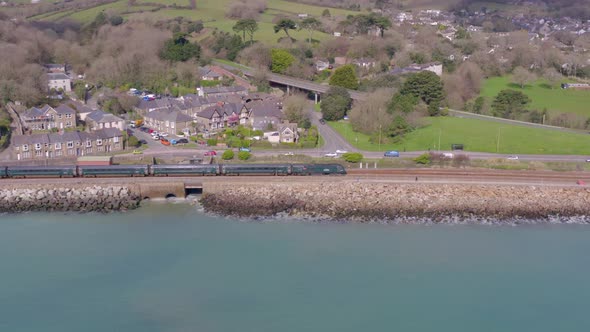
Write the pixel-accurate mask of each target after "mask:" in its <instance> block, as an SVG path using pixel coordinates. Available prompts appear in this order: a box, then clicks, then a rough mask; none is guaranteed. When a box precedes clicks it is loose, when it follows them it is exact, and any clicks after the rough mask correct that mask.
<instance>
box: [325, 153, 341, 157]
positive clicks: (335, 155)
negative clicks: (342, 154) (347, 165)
mask: <svg viewBox="0 0 590 332" xmlns="http://www.w3.org/2000/svg"><path fill="white" fill-rule="evenodd" d="M324 157H328V158H336V157H338V154H337V153H336V152H331V153H326V154H325V155H324Z"/></svg>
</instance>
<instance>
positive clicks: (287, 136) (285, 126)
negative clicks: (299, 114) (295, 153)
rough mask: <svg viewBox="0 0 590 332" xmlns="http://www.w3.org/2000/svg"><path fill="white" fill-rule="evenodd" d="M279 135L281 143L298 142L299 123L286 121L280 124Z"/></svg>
mask: <svg viewBox="0 0 590 332" xmlns="http://www.w3.org/2000/svg"><path fill="white" fill-rule="evenodd" d="M279 136H280V141H281V143H297V141H298V140H299V133H298V132H297V123H289V122H288V121H284V122H283V123H282V124H281V125H280V126H279Z"/></svg>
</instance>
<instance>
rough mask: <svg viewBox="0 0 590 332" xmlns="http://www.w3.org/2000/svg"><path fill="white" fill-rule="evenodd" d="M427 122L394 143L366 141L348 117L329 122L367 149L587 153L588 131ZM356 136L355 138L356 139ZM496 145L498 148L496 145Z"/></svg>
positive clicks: (589, 148) (464, 121)
mask: <svg viewBox="0 0 590 332" xmlns="http://www.w3.org/2000/svg"><path fill="white" fill-rule="evenodd" d="M428 121H429V122H430V125H427V126H425V127H422V128H420V129H418V130H415V131H414V132H412V133H410V134H408V135H406V137H405V138H404V140H403V141H402V142H400V143H396V144H382V145H381V149H379V145H378V144H373V143H370V142H369V136H367V135H364V134H361V133H356V132H353V131H352V128H351V126H350V124H349V123H348V122H347V121H338V122H329V124H330V126H332V127H333V128H335V129H336V130H337V131H338V132H339V133H340V134H341V135H342V136H343V137H344V138H345V139H346V140H347V141H348V142H349V143H350V144H352V145H353V146H355V147H357V148H359V149H361V150H367V151H386V150H397V151H426V150H428V149H430V150H438V145H439V143H438V142H439V137H440V149H441V150H450V149H451V144H464V146H465V150H466V151H478V152H492V153H495V152H498V153H504V154H512V153H513V154H576V155H585V154H590V135H586V134H574V133H564V132H559V131H553V130H547V129H538V128H530V127H524V126H516V125H506V124H502V123H495V122H488V121H482V120H476V119H463V118H453V117H441V118H429V119H428ZM498 134H499V144H498ZM357 138H358V140H357ZM498 145H499V150H498V151H497V147H498Z"/></svg>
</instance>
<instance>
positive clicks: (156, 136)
mask: <svg viewBox="0 0 590 332" xmlns="http://www.w3.org/2000/svg"><path fill="white" fill-rule="evenodd" d="M152 139H153V140H154V141H158V140H159V139H160V136H158V135H152Z"/></svg>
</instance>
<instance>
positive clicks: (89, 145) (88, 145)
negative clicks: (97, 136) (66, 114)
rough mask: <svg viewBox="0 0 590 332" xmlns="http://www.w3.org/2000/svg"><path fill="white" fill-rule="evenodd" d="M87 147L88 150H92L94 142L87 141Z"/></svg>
mask: <svg viewBox="0 0 590 332" xmlns="http://www.w3.org/2000/svg"><path fill="white" fill-rule="evenodd" d="M86 147H87V148H91V147H92V141H91V140H87V141H86Z"/></svg>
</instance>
